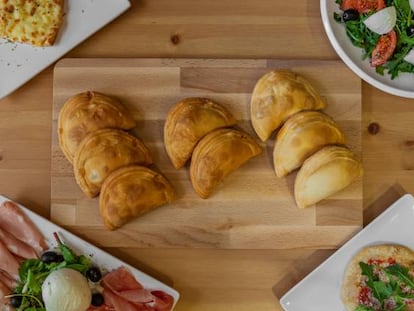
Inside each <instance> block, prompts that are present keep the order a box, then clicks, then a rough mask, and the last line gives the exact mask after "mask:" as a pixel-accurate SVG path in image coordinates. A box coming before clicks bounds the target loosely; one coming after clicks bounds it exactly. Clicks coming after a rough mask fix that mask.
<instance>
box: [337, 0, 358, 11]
mask: <svg viewBox="0 0 414 311" xmlns="http://www.w3.org/2000/svg"><path fill="white" fill-rule="evenodd" d="M350 9H353V10H358V0H342V3H341V10H342V11H346V10H350Z"/></svg>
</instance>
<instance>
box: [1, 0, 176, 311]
mask: <svg viewBox="0 0 414 311" xmlns="http://www.w3.org/2000/svg"><path fill="white" fill-rule="evenodd" d="M99 1H101V0H99ZM5 200H9V199H8V198H6V197H4V196H2V195H0V204H2V203H3V202H4V201H5ZM16 204H17V205H19V206H20V207H21V208H22V210H23V211H24V212H25V213H26V215H27V216H29V218H30V219H31V220H32V221H33V222H34V223H35V225H36V226H37V228H38V229H39V230H40V231H41V232H42V234H43V236H44V237H45V239H46V241H47V243H48V245H49V246H51V248H54V247H56V246H57V242H56V241H55V239H54V237H53V233H54V232H56V233H57V234H58V235H59V237H60V238H61V239H62V241H63V242H64V243H66V244H67V245H68V246H69V247H70V248H71V249H72V250H73V251H74V252H75V253H76V254H78V255H80V254H84V255H85V256H87V257H89V258H91V260H92V262H93V263H94V264H96V265H97V266H99V267H100V268H102V270H106V271H111V270H113V269H116V268H119V267H120V266H124V267H126V268H127V269H128V270H129V271H130V272H131V273H132V274H133V275H134V276H135V278H136V279H137V280H138V282H139V283H141V285H142V286H144V288H146V289H149V290H162V291H164V292H165V293H167V294H170V295H171V296H172V297H174V305H173V308H172V309H174V306H175V305H176V303H177V301H178V299H179V298H180V295H179V293H178V292H177V291H176V290H175V289H173V288H171V287H169V286H167V285H166V284H164V283H162V282H160V281H158V280H156V279H154V278H153V277H151V276H149V275H147V274H145V273H144V272H141V271H140V270H138V269H136V268H134V267H132V266H131V265H129V264H127V263H125V262H123V261H121V260H119V259H118V258H116V257H114V256H112V255H110V254H108V253H106V252H104V251H103V250H101V249H99V248H97V247H96V246H93V245H92V244H90V243H88V242H86V241H84V240H82V239H80V238H78V237H77V236H76V235H74V234H72V233H70V232H69V231H67V230H65V229H63V228H61V227H59V226H57V225H55V224H53V223H52V222H50V221H49V220H47V219H45V218H43V217H41V216H39V215H37V214H36V213H34V212H32V211H31V210H29V209H27V208H25V207H24V206H22V205H20V204H18V203H16Z"/></svg>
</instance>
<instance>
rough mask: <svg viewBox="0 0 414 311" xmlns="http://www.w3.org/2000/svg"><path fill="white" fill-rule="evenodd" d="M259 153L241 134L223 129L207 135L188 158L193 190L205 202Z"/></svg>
mask: <svg viewBox="0 0 414 311" xmlns="http://www.w3.org/2000/svg"><path fill="white" fill-rule="evenodd" d="M261 152H262V147H261V146H260V145H259V144H258V143H257V142H256V141H255V140H254V139H253V138H252V137H251V136H250V135H248V134H247V133H244V132H242V131H240V130H236V129H229V128H225V129H217V130H214V131H213V132H210V133H209V134H207V135H206V136H204V137H203V138H202V139H201V140H200V141H199V143H198V144H197V146H196V147H195V148H194V152H193V156H192V158H191V164H190V176H191V182H192V184H193V188H194V190H195V191H196V192H197V194H198V195H199V196H200V197H201V198H203V199H206V198H207V197H209V196H210V195H211V193H212V192H213V191H214V189H215V188H216V187H217V186H218V184H219V183H220V182H222V181H223V179H224V178H225V177H226V176H227V175H229V174H230V173H231V172H233V171H234V170H236V169H237V168H238V167H240V166H241V165H242V164H243V163H245V162H247V161H248V160H249V159H250V158H252V157H254V156H257V155H259V154H260V153H261Z"/></svg>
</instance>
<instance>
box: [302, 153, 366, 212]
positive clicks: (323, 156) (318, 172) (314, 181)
mask: <svg viewBox="0 0 414 311" xmlns="http://www.w3.org/2000/svg"><path fill="white" fill-rule="evenodd" d="M362 172H363V169H362V163H361V161H360V160H359V159H358V158H357V156H356V155H355V154H354V153H353V152H352V151H351V150H350V149H348V148H347V147H343V146H326V147H323V148H322V149H321V150H319V151H317V152H316V153H314V154H313V155H311V156H310V157H309V158H308V159H307V160H306V161H305V162H304V163H303V165H302V167H301V168H300V170H299V172H298V174H297V175H296V180H295V189H294V192H295V199H296V203H297V205H298V206H299V207H300V208H304V207H307V206H310V205H313V204H315V203H317V202H319V201H321V200H323V199H326V198H328V197H330V196H331V195H333V194H335V193H336V192H338V191H340V190H342V189H344V188H345V187H347V186H348V185H349V184H351V183H352V182H353V181H354V180H355V179H356V178H358V177H360V176H361V175H362Z"/></svg>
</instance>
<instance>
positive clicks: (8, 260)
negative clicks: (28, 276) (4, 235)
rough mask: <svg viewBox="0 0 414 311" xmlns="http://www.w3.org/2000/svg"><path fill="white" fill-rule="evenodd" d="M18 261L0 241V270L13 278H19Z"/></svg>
mask: <svg viewBox="0 0 414 311" xmlns="http://www.w3.org/2000/svg"><path fill="white" fill-rule="evenodd" d="M19 266H20V264H19V262H18V261H17V259H16V258H15V257H14V256H13V254H12V253H10V251H9V249H8V248H7V247H6V245H5V244H4V243H3V242H2V241H0V270H3V271H6V272H7V273H8V274H9V275H10V276H11V277H12V278H13V279H15V280H18V279H19Z"/></svg>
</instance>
